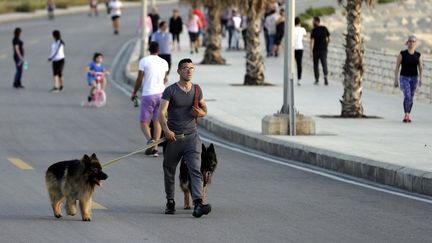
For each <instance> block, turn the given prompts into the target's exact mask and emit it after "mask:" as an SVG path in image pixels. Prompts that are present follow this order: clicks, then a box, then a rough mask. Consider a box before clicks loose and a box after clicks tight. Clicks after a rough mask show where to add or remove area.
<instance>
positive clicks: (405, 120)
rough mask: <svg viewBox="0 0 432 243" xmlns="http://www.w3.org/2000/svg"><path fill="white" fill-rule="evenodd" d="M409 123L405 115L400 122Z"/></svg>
mask: <svg viewBox="0 0 432 243" xmlns="http://www.w3.org/2000/svg"><path fill="white" fill-rule="evenodd" d="M408 121H409V117H408V116H407V115H405V116H404V119H403V120H402V122H403V123H407V122H408Z"/></svg>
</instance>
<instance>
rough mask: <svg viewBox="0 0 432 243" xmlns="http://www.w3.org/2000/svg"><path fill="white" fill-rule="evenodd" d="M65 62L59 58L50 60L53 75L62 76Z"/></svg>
mask: <svg viewBox="0 0 432 243" xmlns="http://www.w3.org/2000/svg"><path fill="white" fill-rule="evenodd" d="M64 64H65V59H64V58H63V59H60V60H58V61H53V62H52V69H53V75H54V76H59V77H63V67H64Z"/></svg>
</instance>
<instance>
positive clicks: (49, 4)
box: [47, 0, 55, 20]
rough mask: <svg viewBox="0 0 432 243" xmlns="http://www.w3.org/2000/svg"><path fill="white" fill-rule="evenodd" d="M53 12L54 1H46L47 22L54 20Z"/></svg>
mask: <svg viewBox="0 0 432 243" xmlns="http://www.w3.org/2000/svg"><path fill="white" fill-rule="evenodd" d="M54 10H55V4H54V0H47V13H48V19H49V20H53V19H54Z"/></svg>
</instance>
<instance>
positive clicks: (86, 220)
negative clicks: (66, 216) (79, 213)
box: [82, 218, 91, 222]
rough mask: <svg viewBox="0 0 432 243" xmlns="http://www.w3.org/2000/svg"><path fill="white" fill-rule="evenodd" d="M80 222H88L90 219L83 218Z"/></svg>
mask: <svg viewBox="0 0 432 243" xmlns="http://www.w3.org/2000/svg"><path fill="white" fill-rule="evenodd" d="M82 220H83V221H85V222H90V221H91V218H83V219H82Z"/></svg>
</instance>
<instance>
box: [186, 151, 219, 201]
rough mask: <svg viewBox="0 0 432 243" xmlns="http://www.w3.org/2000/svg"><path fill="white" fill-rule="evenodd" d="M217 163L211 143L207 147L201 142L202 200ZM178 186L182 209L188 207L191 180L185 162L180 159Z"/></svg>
mask: <svg viewBox="0 0 432 243" xmlns="http://www.w3.org/2000/svg"><path fill="white" fill-rule="evenodd" d="M217 164H218V161H217V157H216V151H215V148H214V146H213V144H210V146H209V147H208V148H206V147H205V145H204V144H202V153H201V174H202V176H203V200H205V198H206V196H207V186H208V185H209V184H210V183H211V181H212V176H213V173H214V172H215V170H216V166H217ZM179 177H180V187H181V189H182V190H183V193H184V209H190V208H191V206H190V202H189V195H190V193H191V190H192V189H191V187H192V186H191V180H190V175H189V170H188V168H187V166H186V163H185V162H184V160H183V159H182V161H181V164H180V175H179Z"/></svg>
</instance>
